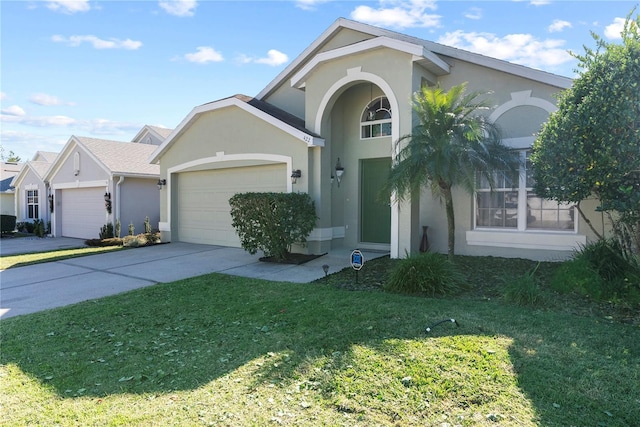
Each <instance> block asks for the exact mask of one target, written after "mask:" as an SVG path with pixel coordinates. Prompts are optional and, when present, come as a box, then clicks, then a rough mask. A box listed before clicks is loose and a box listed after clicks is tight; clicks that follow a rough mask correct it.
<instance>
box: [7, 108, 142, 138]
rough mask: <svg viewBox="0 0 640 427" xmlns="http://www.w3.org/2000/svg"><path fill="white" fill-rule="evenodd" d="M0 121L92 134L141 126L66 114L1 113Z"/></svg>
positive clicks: (107, 133)
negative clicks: (61, 128)
mask: <svg viewBox="0 0 640 427" xmlns="http://www.w3.org/2000/svg"><path fill="white" fill-rule="evenodd" d="M0 121H2V122H4V123H14V124H20V125H24V126H29V127H34V128H59V127H63V128H73V129H74V130H77V131H80V132H88V133H90V134H93V135H117V134H123V133H127V132H133V131H138V130H140V128H141V127H142V126H143V125H142V124H140V123H132V122H118V121H113V120H107V119H74V118H73V117H68V116H62V115H57V116H26V115H22V116H17V115H9V114H5V112H4V111H3V114H2V115H0Z"/></svg>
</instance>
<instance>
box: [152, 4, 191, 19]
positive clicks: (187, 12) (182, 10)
mask: <svg viewBox="0 0 640 427" xmlns="http://www.w3.org/2000/svg"><path fill="white" fill-rule="evenodd" d="M158 5H159V6H160V7H161V8H162V9H163V10H164V11H165V12H167V13H168V14H169V15H174V16H180V17H184V16H193V14H194V10H195V8H196V7H197V6H198V2H197V1H196V0H160V1H159V2H158Z"/></svg>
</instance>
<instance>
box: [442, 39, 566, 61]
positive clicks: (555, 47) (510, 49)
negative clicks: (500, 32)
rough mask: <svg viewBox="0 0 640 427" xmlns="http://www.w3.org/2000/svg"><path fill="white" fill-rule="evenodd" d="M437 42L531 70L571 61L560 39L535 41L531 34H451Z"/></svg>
mask: <svg viewBox="0 0 640 427" xmlns="http://www.w3.org/2000/svg"><path fill="white" fill-rule="evenodd" d="M438 42H439V43H442V44H445V45H447V46H452V47H457V48H460V49H464V50H468V51H471V52H475V53H479V54H482V55H486V56H491V57H493V58H498V59H502V60H505V61H509V62H513V63H516V64H521V65H526V66H528V67H532V68H538V69H541V68H548V67H554V66H558V65H561V64H564V63H566V62H569V61H572V60H573V57H572V56H571V55H569V53H568V52H567V51H566V49H563V48H562V46H563V45H564V43H565V42H564V40H553V39H547V40H538V39H536V38H535V37H534V36H532V35H531V34H508V35H506V36H504V37H498V36H497V35H495V34H492V33H476V32H471V33H465V32H463V31H460V30H459V31H454V32H452V33H446V34H445V35H444V36H442V37H440V39H439V40H438Z"/></svg>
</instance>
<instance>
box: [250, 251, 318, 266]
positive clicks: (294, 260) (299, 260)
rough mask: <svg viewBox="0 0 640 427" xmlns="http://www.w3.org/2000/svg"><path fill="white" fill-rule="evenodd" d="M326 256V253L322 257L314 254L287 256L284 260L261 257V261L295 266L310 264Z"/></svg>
mask: <svg viewBox="0 0 640 427" xmlns="http://www.w3.org/2000/svg"><path fill="white" fill-rule="evenodd" d="M323 255H326V252H325V253H323V254H320V255H314V254H293V253H292V254H287V256H286V257H285V258H284V259H277V258H276V257H272V256H269V257H261V258H260V261H262V262H272V263H276V264H294V265H300V264H304V263H305V262H309V261H311V260H314V259H316V258H320V257H321V256H323Z"/></svg>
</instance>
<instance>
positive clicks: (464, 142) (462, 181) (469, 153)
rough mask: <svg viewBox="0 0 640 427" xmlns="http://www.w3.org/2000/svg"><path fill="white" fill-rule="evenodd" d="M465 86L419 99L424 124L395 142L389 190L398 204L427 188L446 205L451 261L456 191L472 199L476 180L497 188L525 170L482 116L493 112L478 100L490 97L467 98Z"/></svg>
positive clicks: (415, 100)
mask: <svg viewBox="0 0 640 427" xmlns="http://www.w3.org/2000/svg"><path fill="white" fill-rule="evenodd" d="M466 86H467V83H463V84H461V85H458V86H454V87H452V88H451V89H449V91H448V92H445V91H444V90H443V89H441V88H440V86H437V87H435V88H429V87H423V88H422V89H421V90H420V91H419V92H416V93H415V94H414V96H413V109H414V111H415V113H416V114H417V117H418V121H419V124H418V125H417V126H416V127H414V129H413V133H412V134H410V135H405V136H403V137H401V138H400V139H399V140H398V141H397V142H396V146H395V148H396V152H397V153H398V154H397V157H396V159H395V162H394V165H393V167H392V168H391V172H390V173H389V179H388V181H387V184H386V186H385V191H387V194H389V193H388V192H394V193H395V195H396V198H397V199H398V200H403V199H405V198H406V197H407V196H409V197H411V195H412V194H419V191H420V190H421V188H422V187H423V186H428V187H429V188H430V189H431V193H432V194H433V196H434V197H435V198H437V199H439V200H440V201H441V202H442V201H443V200H444V205H445V210H446V213H447V225H448V254H449V258H452V257H453V255H454V253H455V215H454V210H453V197H452V189H453V187H455V186H460V187H463V188H464V189H466V190H467V191H469V193H471V194H473V192H474V190H475V186H476V180H477V179H478V178H481V177H482V178H485V179H486V180H487V181H488V183H489V185H490V186H491V188H492V189H493V187H494V183H495V181H496V178H497V175H498V174H500V173H508V174H509V176H512V175H511V174H516V173H517V171H518V168H519V165H520V160H519V156H518V153H517V152H515V151H513V150H511V149H509V147H507V146H506V145H504V144H503V143H502V142H501V139H500V132H499V129H498V128H497V127H496V126H495V125H494V124H493V123H491V122H489V121H488V120H487V119H486V118H485V117H484V116H482V115H480V114H479V110H481V109H486V108H488V103H487V101H486V100H485V101H480V100H479V98H480V97H481V96H484V95H486V94H484V93H481V92H472V93H466V92H465V91H466ZM405 143H406V144H405ZM515 176H517V175H515Z"/></svg>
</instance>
